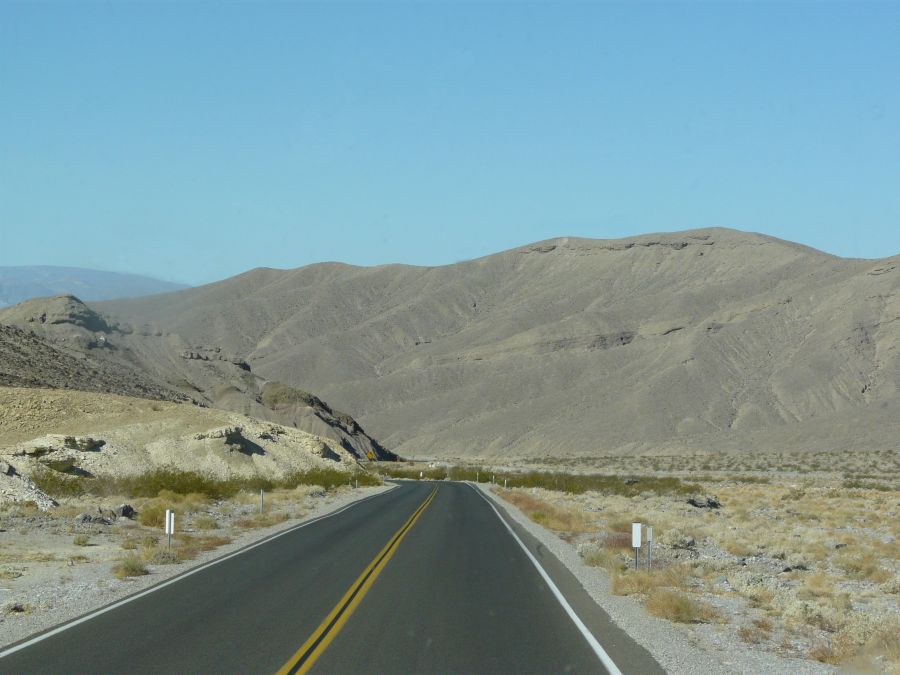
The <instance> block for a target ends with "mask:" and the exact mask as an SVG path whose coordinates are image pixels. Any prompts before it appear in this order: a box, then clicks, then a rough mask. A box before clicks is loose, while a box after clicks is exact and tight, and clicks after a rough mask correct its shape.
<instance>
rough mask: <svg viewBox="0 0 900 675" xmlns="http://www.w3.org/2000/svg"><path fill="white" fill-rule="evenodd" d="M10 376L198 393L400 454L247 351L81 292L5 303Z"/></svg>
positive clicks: (0, 336)
mask: <svg viewBox="0 0 900 675" xmlns="http://www.w3.org/2000/svg"><path fill="white" fill-rule="evenodd" d="M2 324H8V325H5V326H4V325H2ZM26 330H27V332H26ZM2 384H9V385H14V386H47V387H54V388H71V389H80V390H84V391H96V392H109V393H120V394H126V395H131V396H140V397H144V398H162V399H169V400H192V401H193V402H195V403H198V404H200V405H204V406H213V407H218V408H222V409H225V410H231V411H235V412H240V413H244V414H246V415H251V416H253V417H255V418H257V419H260V420H269V421H273V422H279V423H283V424H288V425H291V426H294V427H296V428H298V429H301V430H303V431H306V432H309V433H311V434H315V435H317V436H321V437H324V438H327V439H329V440H331V441H334V442H336V443H337V444H339V445H340V446H341V447H343V448H345V449H346V450H348V451H350V452H352V453H353V454H354V455H355V456H357V457H359V458H368V459H392V458H393V454H392V453H390V452H388V451H387V450H385V449H384V448H383V447H381V445H379V443H378V442H377V441H376V440H374V439H372V438H370V437H369V436H368V435H367V434H366V433H365V431H364V430H363V429H362V428H361V427H360V426H359V425H358V424H357V423H356V421H355V420H354V419H353V418H352V417H351V416H350V415H347V414H345V413H341V412H339V411H335V410H332V409H331V407H330V406H329V405H328V404H327V403H325V402H324V401H322V400H321V399H319V398H318V397H316V396H313V395H312V394H309V393H307V392H304V391H302V390H298V389H295V388H293V387H288V386H287V385H284V384H282V383H280V382H277V381H268V380H265V379H263V378H260V377H257V376H256V375H254V374H253V373H252V372H251V371H250V366H249V365H248V364H247V363H246V362H245V361H244V360H243V359H240V358H238V357H235V356H231V355H229V354H227V353H225V352H224V351H223V350H222V349H221V348H220V347H213V346H191V345H190V344H189V343H187V342H185V341H184V340H183V339H181V338H180V337H179V336H177V335H170V334H165V335H164V334H162V333H160V332H158V331H154V332H147V331H141V330H138V331H135V330H134V329H133V328H132V327H131V326H127V325H126V326H119V325H117V324H114V323H109V322H107V321H106V319H104V318H103V317H102V316H100V315H99V314H97V313H96V312H95V311H93V310H92V309H90V308H89V307H88V306H87V305H85V304H84V303H83V302H81V300H79V299H78V298H76V297H74V296H71V295H62V296H56V297H51V298H38V299H34V300H29V301H26V302H23V303H20V304H18V305H15V306H14V307H9V308H7V309H3V310H0V385H2Z"/></svg>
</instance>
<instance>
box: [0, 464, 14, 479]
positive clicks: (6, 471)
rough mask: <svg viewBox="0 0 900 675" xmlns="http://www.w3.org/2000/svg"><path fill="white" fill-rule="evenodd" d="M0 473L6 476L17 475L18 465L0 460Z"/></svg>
mask: <svg viewBox="0 0 900 675" xmlns="http://www.w3.org/2000/svg"><path fill="white" fill-rule="evenodd" d="M0 474H2V475H4V476H15V475H16V467H14V466H13V465H12V464H10V463H9V462H4V461H2V460H0Z"/></svg>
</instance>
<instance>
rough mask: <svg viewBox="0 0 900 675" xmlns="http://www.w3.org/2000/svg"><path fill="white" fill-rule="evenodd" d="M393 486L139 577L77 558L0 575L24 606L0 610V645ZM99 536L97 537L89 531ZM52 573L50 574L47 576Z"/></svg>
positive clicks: (5, 593)
mask: <svg viewBox="0 0 900 675" xmlns="http://www.w3.org/2000/svg"><path fill="white" fill-rule="evenodd" d="M390 489H393V486H392V485H383V486H379V487H365V488H359V489H358V490H354V491H341V492H338V493H337V494H333V493H331V494H328V495H327V496H326V497H324V498H323V499H322V501H321V503H319V504H318V505H317V506H316V508H315V509H314V510H313V511H311V512H309V513H308V514H307V515H306V516H304V517H303V518H297V519H292V520H287V521H284V522H282V523H279V524H278V525H274V526H272V527H268V528H261V529H255V530H249V531H247V532H245V533H241V534H240V535H239V536H235V537H234V539H233V541H232V542H231V543H230V544H226V545H224V546H221V547H219V548H217V549H215V550H214V551H208V552H205V553H201V554H200V555H198V556H197V558H195V559H194V560H189V561H185V562H182V563H180V564H177V565H149V566H148V569H149V570H150V572H151V573H150V574H149V575H147V576H142V577H131V578H126V579H122V580H119V579H116V578H115V577H114V576H113V575H112V574H111V573H110V565H109V564H77V565H72V566H68V567H65V568H64V572H62V573H61V574H60V573H59V571H58V570H57V571H52V572H51V573H50V574H45V575H44V577H46V578H35V579H33V580H32V581H31V582H30V583H28V585H27V587H26V588H22V589H19V590H17V591H16V592H12V591H11V589H9V588H5V586H6V585H7V584H5V583H4V582H3V581H2V580H0V605H3V606H7V605H9V604H10V603H21V604H22V605H24V606H25V607H26V608H27V611H23V612H14V613H0V648H2V647H6V646H8V645H10V644H12V643H14V642H18V641H20V640H22V639H24V638H27V637H29V636H30V635H33V634H35V633H39V632H42V631H45V630H47V629H49V628H52V627H54V626H56V625H59V624H61V623H64V622H66V621H69V620H71V619H74V618H76V617H78V616H81V615H83V614H86V613H88V612H91V611H93V610H96V609H98V608H100V607H103V606H105V605H108V604H110V603H111V602H114V601H116V600H121V599H122V598H124V597H126V596H128V595H131V594H133V593H137V592H139V591H142V590H145V589H147V588H149V587H151V586H155V585H156V584H158V583H160V582H163V581H165V580H166V579H170V578H171V577H174V576H176V575H178V574H181V573H183V572H185V571H187V570H189V569H191V568H193V567H196V566H198V565H202V564H204V563H207V562H209V561H211V560H214V559H216V558H220V557H222V556H225V555H228V554H230V553H233V552H234V551H236V550H238V549H240V548H242V547H244V546H247V545H249V544H252V543H254V542H256V541H259V540H261V539H264V538H265V537H268V536H271V535H273V534H276V533H278V532H281V531H283V530H286V529H289V528H291V527H295V526H296V525H298V524H300V523H302V522H306V521H308V520H311V519H313V518H316V517H319V516H323V515H325V514H328V513H331V512H333V511H336V510H337V509H339V508H341V507H343V506H346V505H347V504H350V503H352V502H355V501H357V500H359V499H363V498H365V497H369V496H372V495H375V494H379V493H381V492H386V491H387V490H390ZM95 538H96V539H100V538H101V537H99V536H98V537H95ZM51 574H52V576H51Z"/></svg>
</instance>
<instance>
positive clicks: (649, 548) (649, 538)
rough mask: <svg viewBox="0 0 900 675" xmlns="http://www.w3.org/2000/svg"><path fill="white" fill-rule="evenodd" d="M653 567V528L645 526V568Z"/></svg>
mask: <svg viewBox="0 0 900 675" xmlns="http://www.w3.org/2000/svg"><path fill="white" fill-rule="evenodd" d="M652 567H653V528H652V527H650V526H649V525H648V526H647V569H648V570H649V569H650V568H652Z"/></svg>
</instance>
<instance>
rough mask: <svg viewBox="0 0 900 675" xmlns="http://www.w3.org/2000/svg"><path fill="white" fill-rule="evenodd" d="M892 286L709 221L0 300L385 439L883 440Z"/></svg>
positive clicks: (36, 321) (150, 364)
mask: <svg viewBox="0 0 900 675" xmlns="http://www.w3.org/2000/svg"><path fill="white" fill-rule="evenodd" d="M898 287H900V257H894V258H890V259H885V260H879V261H872V260H846V259H841V258H837V257H834V256H830V255H827V254H824V253H821V252H819V251H815V250H813V249H810V248H807V247H804V246H800V245H797V244H793V243H790V242H785V241H781V240H777V239H774V238H771V237H766V236H762V235H756V234H750V233H743V232H737V231H734V230H724V229H713V230H697V231H689V232H681V233H673V234H660V235H646V236H640V237H633V238H628V239H622V240H614V241H602V240H586V239H573V238H562V239H556V240H551V241H546V242H540V243H537V244H532V245H529V246H524V247H521V248H517V249H513V250H510V251H505V252H503V253H499V254H496V255H491V256H487V257H485V258H480V259H477V260H472V261H468V262H463V263H458V264H455V265H448V266H443V267H434V268H424V267H412V266H404V265H386V266H380V267H373V268H360V267H353V266H348V265H342V264H336V263H327V264H319V265H311V266H309V267H304V268H300V269H296V270H285V271H281V270H272V269H257V270H252V271H250V272H247V273H245V274H242V275H240V276H237V277H234V278H231V279H227V280H224V281H222V282H218V283H215V284H210V285H208V286H203V287H199V288H192V289H186V290H182V291H178V292H176V293H171V294H166V295H158V296H150V297H146V298H136V299H131V300H122V301H112V302H106V303H95V304H93V305H92V308H91V309H90V310H87V311H89V312H92V313H93V311H94V310H96V311H97V313H96V314H94V315H93V316H94V317H95V318H94V319H92V320H93V321H99V322H102V324H103V325H104V326H106V328H107V329H108V331H109V332H108V333H102V330H103V328H102V327H101V330H100V332H98V331H96V330H90V329H89V328H86V327H85V326H83V325H81V326H79V325H78V324H79V323H81V324H84V323H85V322H86V321H87V319H86V318H85V317H84V316H81V318H78V315H79V313H83V310H80V309H79V310H78V311H74V310H73V309H72V308H71V307H70V308H67V309H65V311H64V313H68V314H69V315H71V316H72V317H73V319H72V320H71V321H68V322H65V321H64V322H61V323H52V322H51V321H50V320H49V319H48V320H47V321H45V322H43V323H41V322H40V315H41V313H42V312H46V311H47V307H46V306H45V305H46V301H40V303H43V304H40V303H39V304H40V306H36V305H34V306H32V305H29V303H25V304H23V305H20V306H19V307H18V308H11V309H8V310H5V311H3V312H0V322H2V323H12V324H15V325H20V326H25V325H28V326H33V327H36V328H35V330H36V331H37V332H39V333H41V334H42V335H43V336H46V337H48V338H51V339H54V340H58V339H64V340H69V341H70V342H73V341H74V342H80V343H85V344H86V343H87V342H90V341H91V340H93V341H95V342H96V341H97V340H99V337H100V336H105V337H106V340H105V345H104V346H103V347H99V348H98V347H96V346H95V347H94V348H93V350H92V351H93V352H101V353H102V354H103V356H104V358H112V359H113V360H117V359H118V360H119V361H121V362H122V363H124V364H131V365H136V366H138V367H140V368H141V369H142V370H143V371H144V372H146V373H149V374H150V375H152V376H153V377H154V378H156V379H157V380H158V381H164V382H165V384H166V385H167V386H171V387H174V388H176V389H178V390H179V391H182V392H184V393H186V394H192V395H195V396H198V397H200V398H204V397H205V399H206V400H209V401H210V402H211V403H212V404H213V405H218V406H220V407H226V408H229V409H231V410H236V411H240V412H246V413H249V414H253V415H254V416H256V417H262V418H267V417H266V415H267V414H274V415H276V416H281V415H285V414H287V415H288V416H290V415H296V416H299V417H302V414H301V411H302V410H305V408H304V407H303V405H302V401H301V404H300V405H299V406H298V405H296V399H297V397H296V396H294V397H293V400H294V401H295V403H293V404H291V403H286V401H291V400H292V397H291V396H287V397H285V396H283V395H276V394H278V392H277V387H279V386H281V385H280V384H278V383H285V384H286V385H290V386H289V387H288V389H295V388H298V387H303V389H307V390H311V391H315V392H316V394H317V395H318V396H320V397H321V398H322V399H324V400H327V401H329V403H331V404H333V405H335V406H337V407H338V408H340V409H343V410H352V411H353V413H354V415H356V416H357V419H359V420H360V421H361V422H362V424H363V425H365V427H366V428H367V429H369V430H370V431H371V432H372V433H373V434H374V435H375V436H376V437H378V438H379V439H381V440H382V441H383V442H384V443H385V445H387V446H388V447H391V448H392V449H395V450H396V451H397V452H398V453H399V454H401V455H409V456H430V455H454V456H466V455H480V456H503V455H523V456H545V455H559V454H576V455H590V454H609V453H612V454H617V453H634V452H644V451H647V452H650V451H652V452H681V451H701V452H703V451H714V450H720V449H726V450H736V451H746V450H753V449H755V448H763V447H765V448H767V449H778V448H787V449H792V448H801V447H802V448H803V449H811V448H814V447H819V445H820V444H822V443H824V444H826V445H827V446H828V447H829V449H847V450H852V449H853V448H855V447H865V448H866V449H877V448H882V447H891V448H895V447H896V440H895V439H896V438H897V431H900V428H898V422H897V421H896V420H898V419H900V416H898V415H897V413H898V412H900V405H898V399H900V397H898V396H897V390H898V385H900V363H898V343H900V321H898V319H900V295H898ZM35 302H39V301H35ZM85 309H87V308H85ZM52 314H53V312H52V311H50V312H49V313H48V317H50V316H51V315H52ZM29 319H30V322H29ZM98 326H100V324H96V325H94V328H97V327H98ZM110 344H112V346H111V347H110V346H109V345H110ZM266 386H270V387H276V390H271V389H270V391H269V396H268V397H266V396H264V394H265V391H264V390H265V387H266ZM302 396H307V397H308V396H309V395H306V394H302V395H301V397H302ZM266 399H267V400H268V401H269V403H270V404H272V405H274V408H273V407H272V406H270V405H266V404H265V403H264V400H266ZM273 401H277V404H276V403H273ZM279 407H280V408H281V410H280V411H276V412H273V411H275V409H276V408H279ZM266 411H269V412H268V413H267V412H266ZM281 419H284V418H283V417H281ZM354 424H355V422H354ZM301 428H302V427H301Z"/></svg>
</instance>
